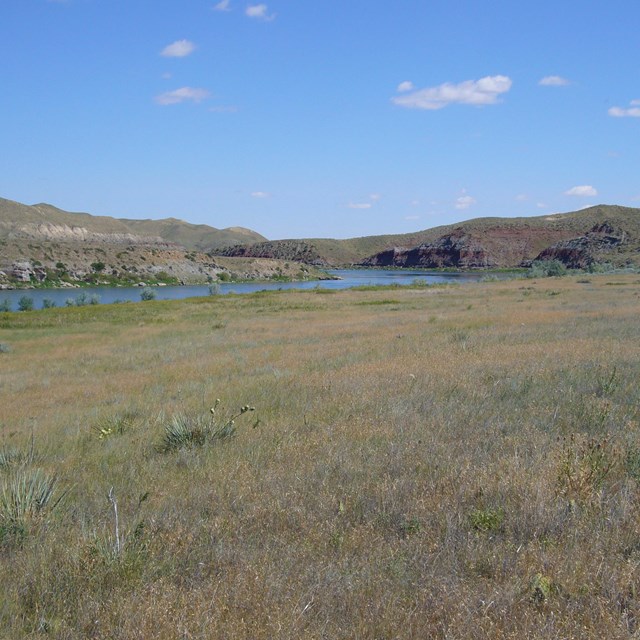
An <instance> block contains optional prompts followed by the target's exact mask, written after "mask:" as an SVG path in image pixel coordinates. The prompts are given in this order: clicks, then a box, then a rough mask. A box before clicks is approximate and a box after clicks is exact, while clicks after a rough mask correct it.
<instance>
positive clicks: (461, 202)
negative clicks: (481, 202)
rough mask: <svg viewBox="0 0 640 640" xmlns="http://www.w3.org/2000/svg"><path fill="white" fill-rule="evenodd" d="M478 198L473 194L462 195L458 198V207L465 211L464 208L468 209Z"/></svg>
mask: <svg viewBox="0 0 640 640" xmlns="http://www.w3.org/2000/svg"><path fill="white" fill-rule="evenodd" d="M476 202H477V200H476V199H475V198H472V197H471V196H460V197H459V198H458V199H457V200H456V205H455V206H456V209H459V210H461V211H463V210H464V209H468V208H469V207H470V206H471V205H472V204H475V203H476Z"/></svg>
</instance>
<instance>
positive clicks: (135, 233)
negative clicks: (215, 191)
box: [0, 198, 265, 251]
mask: <svg viewBox="0 0 640 640" xmlns="http://www.w3.org/2000/svg"><path fill="white" fill-rule="evenodd" d="M0 238H11V239H20V238H29V239H32V240H43V241H46V240H57V241H71V242H73V241H78V240H82V241H95V242H105V243H111V244H114V243H115V244H121V243H127V244H177V245H180V246H182V247H185V248H186V249H192V250H197V251H209V250H211V249H214V248H216V247H220V246H225V245H229V244H231V243H242V242H259V241H262V240H265V238H264V236H261V235H260V234H259V233H256V232H255V231H251V230H250V229H244V228H242V227H231V228H228V229H216V228H215V227H210V226H208V225H204V224H191V223H189V222H184V221H182V220H178V219H177V218H167V219H164V220H127V219H124V218H113V217H110V216H94V215H91V214H89V213H72V212H69V211H63V210H62V209H58V208H57V207H54V206H52V205H50V204H44V203H42V204H36V205H33V206H29V205H24V204H20V203H19V202H14V201H12V200H6V199H4V198H0Z"/></svg>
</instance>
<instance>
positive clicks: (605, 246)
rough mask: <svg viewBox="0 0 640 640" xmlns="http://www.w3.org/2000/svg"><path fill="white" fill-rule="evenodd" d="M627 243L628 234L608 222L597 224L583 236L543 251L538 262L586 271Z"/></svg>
mask: <svg viewBox="0 0 640 640" xmlns="http://www.w3.org/2000/svg"><path fill="white" fill-rule="evenodd" d="M626 242H627V234H626V233H625V232H624V231H620V230H616V229H615V228H614V227H613V226H612V225H611V224H609V223H608V222H603V223H600V224H596V225H595V226H594V227H593V228H592V229H591V231H589V232H588V233H586V234H585V235H583V236H579V237H577V238H572V239H570V240H563V241H561V242H557V243H556V244H554V245H552V246H550V247H547V248H546V249H545V250H544V251H541V252H540V253H539V254H538V256H537V257H536V260H559V261H560V262H562V263H564V264H565V265H566V266H567V267H569V268H570V269H586V268H588V267H589V266H590V265H592V264H593V263H594V262H598V258H599V256H600V255H601V254H603V253H611V251H612V250H615V249H616V247H620V246H621V245H623V244H625V243H626Z"/></svg>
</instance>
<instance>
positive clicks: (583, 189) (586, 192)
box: [564, 184, 598, 197]
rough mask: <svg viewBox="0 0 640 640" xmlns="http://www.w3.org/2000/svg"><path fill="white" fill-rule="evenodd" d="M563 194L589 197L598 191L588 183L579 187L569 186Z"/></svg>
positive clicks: (595, 194)
mask: <svg viewBox="0 0 640 640" xmlns="http://www.w3.org/2000/svg"><path fill="white" fill-rule="evenodd" d="M564 195H565V196H579V197H591V196H597V195H598V192H597V190H596V189H594V188H593V187H592V186H591V185H590V184H585V185H581V186H579V187H571V189H569V190H567V191H565V192H564Z"/></svg>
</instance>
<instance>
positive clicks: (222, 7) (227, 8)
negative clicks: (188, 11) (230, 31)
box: [213, 0, 231, 11]
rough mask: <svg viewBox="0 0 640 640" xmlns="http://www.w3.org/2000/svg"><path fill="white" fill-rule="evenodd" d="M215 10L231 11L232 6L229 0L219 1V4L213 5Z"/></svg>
mask: <svg viewBox="0 0 640 640" xmlns="http://www.w3.org/2000/svg"><path fill="white" fill-rule="evenodd" d="M213 10H214V11H231V7H230V6H229V0H222V1H221V2H218V4H217V5H215V6H214V7H213Z"/></svg>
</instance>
